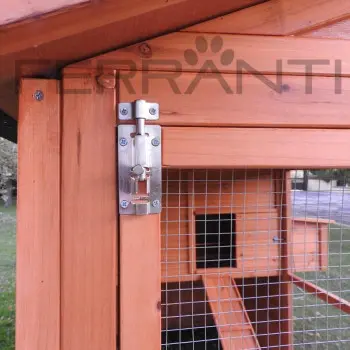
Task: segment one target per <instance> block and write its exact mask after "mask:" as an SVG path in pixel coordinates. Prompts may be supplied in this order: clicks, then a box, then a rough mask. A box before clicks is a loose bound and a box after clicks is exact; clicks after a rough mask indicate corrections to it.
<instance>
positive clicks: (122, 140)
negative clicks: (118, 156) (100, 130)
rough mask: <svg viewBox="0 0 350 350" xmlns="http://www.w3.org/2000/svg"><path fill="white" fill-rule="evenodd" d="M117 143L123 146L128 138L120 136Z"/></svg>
mask: <svg viewBox="0 0 350 350" xmlns="http://www.w3.org/2000/svg"><path fill="white" fill-rule="evenodd" d="M119 144H120V146H122V147H125V146H126V145H127V144H128V140H127V139H126V138H125V137H121V138H120V139H119Z"/></svg>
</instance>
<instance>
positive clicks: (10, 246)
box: [0, 207, 16, 350]
mask: <svg viewBox="0 0 350 350" xmlns="http://www.w3.org/2000/svg"><path fill="white" fill-rule="evenodd" d="M15 232H16V210H15V207H12V208H8V209H5V208H3V207H0V349H1V350H13V349H14V348H15V347H14V334H15V326H14V321H15V293H14V290H15V285H14V280H15V253H16V252H15Z"/></svg>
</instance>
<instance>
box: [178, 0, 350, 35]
mask: <svg viewBox="0 0 350 350" xmlns="http://www.w3.org/2000/svg"><path fill="white" fill-rule="evenodd" d="M349 15H350V2H349V1H348V0H308V1H305V0H271V1H268V2H265V3H262V4H260V5H256V6H253V7H250V8H247V9H244V10H242V11H240V12H236V13H232V14H230V15H226V16H223V17H219V18H217V19H214V20H212V21H208V22H205V23H201V24H198V25H195V26H193V27H190V28H187V29H185V31H187V32H197V33H198V32H200V33H203V32H207V33H229V34H237V33H240V34H259V35H295V34H298V33H300V32H304V31H309V30H312V29H314V28H317V27H320V26H322V25H326V24H327V23H329V22H332V21H335V20H340V19H342V18H344V17H347V16H349Z"/></svg>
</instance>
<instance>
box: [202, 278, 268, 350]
mask: <svg viewBox="0 0 350 350" xmlns="http://www.w3.org/2000/svg"><path fill="white" fill-rule="evenodd" d="M202 279H203V284H204V287H205V291H206V294H207V298H208V303H209V305H210V308H211V312H212V315H213V318H214V321H215V324H216V328H217V331H218V334H219V339H220V343H221V347H222V349H223V350H231V349H261V348H260V345H259V342H258V339H257V337H256V335H255V331H254V328H253V326H252V324H251V321H250V319H249V316H248V313H247V311H246V309H245V307H244V303H243V299H242V296H241V294H240V292H239V290H238V288H237V285H236V283H235V281H234V280H233V279H231V277H230V276H221V275H220V274H217V275H216V276H215V275H214V276H210V277H208V276H205V275H203V277H202Z"/></svg>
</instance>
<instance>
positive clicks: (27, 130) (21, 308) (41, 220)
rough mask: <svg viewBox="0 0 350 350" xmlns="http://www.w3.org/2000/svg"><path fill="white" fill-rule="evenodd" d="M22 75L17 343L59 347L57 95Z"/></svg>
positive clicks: (22, 349)
mask: <svg viewBox="0 0 350 350" xmlns="http://www.w3.org/2000/svg"><path fill="white" fill-rule="evenodd" d="M58 91H59V90H58V85H57V81H55V80H38V79H25V80H23V81H22V84H21V91H20V101H19V105H20V113H19V121H18V205H17V282H16V299H17V300H16V349H17V350H33V349H35V350H48V349H50V350H60V134H61V130H60V95H59V93H58Z"/></svg>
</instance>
